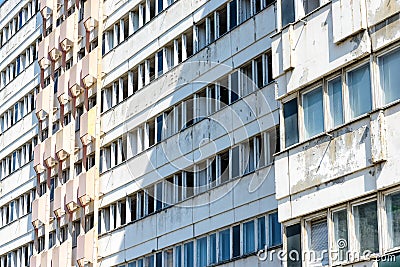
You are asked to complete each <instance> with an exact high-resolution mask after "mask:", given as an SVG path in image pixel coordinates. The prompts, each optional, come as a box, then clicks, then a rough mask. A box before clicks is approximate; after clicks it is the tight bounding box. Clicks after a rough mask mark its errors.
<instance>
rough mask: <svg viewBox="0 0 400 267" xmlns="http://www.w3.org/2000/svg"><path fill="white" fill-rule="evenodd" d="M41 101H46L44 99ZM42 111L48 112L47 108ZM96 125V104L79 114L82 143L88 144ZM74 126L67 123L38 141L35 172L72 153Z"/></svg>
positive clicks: (92, 137)
mask: <svg viewBox="0 0 400 267" xmlns="http://www.w3.org/2000/svg"><path fill="white" fill-rule="evenodd" d="M41 92H43V90H42V91H41ZM43 103H46V102H45V101H44V102H43ZM42 112H47V113H48V112H49V111H48V110H46V111H44V110H42ZM95 127H96V106H94V107H93V108H91V109H90V110H89V111H87V112H85V113H84V114H82V115H81V119H80V133H79V137H80V139H81V142H82V144H83V145H88V144H89V143H90V142H91V141H92V140H93V139H94V137H95ZM74 136H75V135H74V128H73V126H72V124H68V125H66V126H64V127H63V128H61V129H60V130H59V131H58V132H57V133H56V134H55V135H52V136H50V137H48V138H46V139H45V140H44V142H42V143H39V144H37V145H36V146H35V148H34V161H33V167H34V169H35V170H36V172H37V173H40V172H42V171H44V170H45V168H46V166H47V167H48V168H51V167H54V165H55V164H57V162H58V161H62V160H65V159H66V158H67V157H68V156H69V155H71V154H73V153H74V150H75V140H74Z"/></svg>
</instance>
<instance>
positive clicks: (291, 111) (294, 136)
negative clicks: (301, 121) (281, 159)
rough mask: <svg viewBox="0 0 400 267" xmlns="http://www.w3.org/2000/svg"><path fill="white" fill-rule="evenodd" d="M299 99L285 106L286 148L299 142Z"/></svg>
mask: <svg viewBox="0 0 400 267" xmlns="http://www.w3.org/2000/svg"><path fill="white" fill-rule="evenodd" d="M297 108H298V107H297V99H296V98H295V99H292V100H290V101H289V102H287V103H285V104H283V120H284V123H285V147H289V146H291V145H293V144H296V143H298V142H299V129H298V124H297V121H298V109H297Z"/></svg>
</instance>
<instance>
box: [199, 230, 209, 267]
mask: <svg viewBox="0 0 400 267" xmlns="http://www.w3.org/2000/svg"><path fill="white" fill-rule="evenodd" d="M205 266H207V237H203V238H200V239H198V240H197V267H205Z"/></svg>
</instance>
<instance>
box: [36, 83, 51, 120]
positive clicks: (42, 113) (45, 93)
mask: <svg viewBox="0 0 400 267" xmlns="http://www.w3.org/2000/svg"><path fill="white" fill-rule="evenodd" d="M50 93H51V86H47V87H45V88H43V89H42V90H40V91H39V93H38V94H37V96H36V116H37V118H38V119H39V120H44V119H45V118H46V117H47V116H48V115H49V114H50V111H51V110H52V107H51V106H52V103H51V102H52V101H51V98H50Z"/></svg>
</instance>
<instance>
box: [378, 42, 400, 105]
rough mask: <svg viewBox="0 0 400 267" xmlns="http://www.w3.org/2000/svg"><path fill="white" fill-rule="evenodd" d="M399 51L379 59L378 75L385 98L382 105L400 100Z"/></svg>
mask: <svg viewBox="0 0 400 267" xmlns="http://www.w3.org/2000/svg"><path fill="white" fill-rule="evenodd" d="M399 71H400V51H399V50H397V51H395V52H392V53H389V54H388V55H385V56H383V57H381V58H379V75H380V77H381V87H382V89H383V92H384V95H385V98H384V103H385V104H388V103H390V102H392V101H395V100H397V99H400V75H399Z"/></svg>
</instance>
